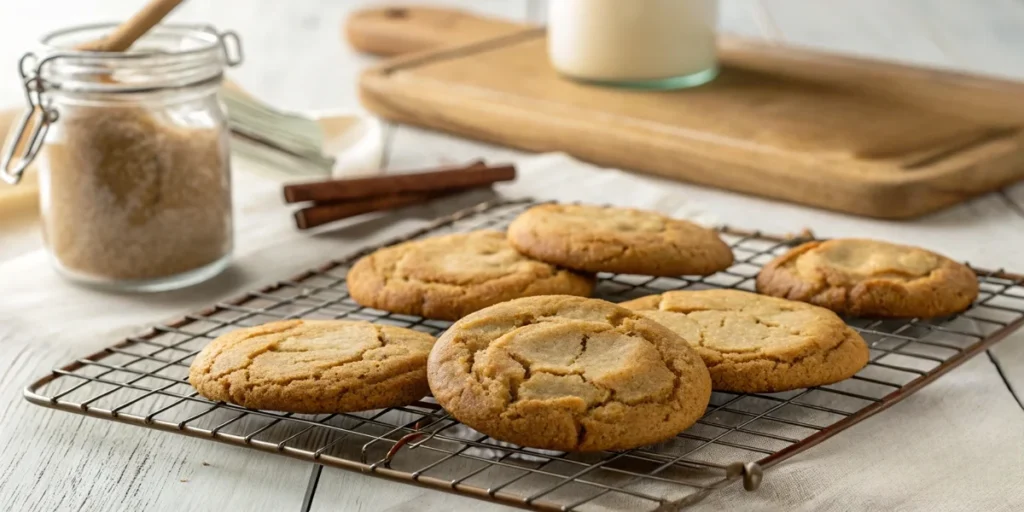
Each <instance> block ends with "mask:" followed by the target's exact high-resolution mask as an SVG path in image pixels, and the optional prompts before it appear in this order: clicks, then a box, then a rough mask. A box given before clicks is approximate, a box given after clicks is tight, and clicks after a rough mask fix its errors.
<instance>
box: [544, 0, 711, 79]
mask: <svg viewBox="0 0 1024 512" xmlns="http://www.w3.org/2000/svg"><path fill="white" fill-rule="evenodd" d="M717 21H718V2H717V0H549V1H548V54H549V56H550V59H551V63H552V65H553V66H554V67H555V69H556V70H557V71H558V72H559V73H561V74H563V75H565V76H567V77H569V78H573V79H576V80H580V81H584V82H592V83H599V84H603V85H613V86H620V87H631V88H641V89H682V88H686V87H695V86H698V85H701V84H704V83H707V82H709V81H711V80H712V79H714V78H715V76H716V75H717V74H718V60H717V57H716V52H715V25H716V23H717Z"/></svg>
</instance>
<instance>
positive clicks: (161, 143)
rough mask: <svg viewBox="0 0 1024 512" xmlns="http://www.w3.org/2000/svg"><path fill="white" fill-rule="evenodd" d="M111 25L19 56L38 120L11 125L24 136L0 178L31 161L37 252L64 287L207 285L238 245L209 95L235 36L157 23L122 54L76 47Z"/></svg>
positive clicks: (221, 113) (223, 120)
mask: <svg viewBox="0 0 1024 512" xmlns="http://www.w3.org/2000/svg"><path fill="white" fill-rule="evenodd" d="M109 28H110V27H109V26H102V25H93V26H83V27H75V28H71V29H66V30H62V31H59V32H55V33H53V34H50V35H49V36H47V37H46V38H44V39H43V44H44V47H43V49H42V51H41V53H40V56H38V57H37V56H36V54H28V55H26V57H25V58H23V59H22V69H21V72H22V77H23V79H24V80H25V88H26V94H27V98H28V100H29V106H30V107H31V108H30V110H29V111H28V112H31V113H32V114H31V115H30V116H29V117H26V119H34V121H30V122H29V123H27V124H23V125H22V127H21V128H20V129H21V130H22V135H19V140H26V141H30V142H28V143H25V144H22V145H21V147H23V148H26V149H25V150H24V151H23V155H24V156H23V157H21V159H20V161H18V165H17V166H15V168H14V171H13V172H12V171H11V170H10V167H9V166H8V163H10V162H11V161H12V160H11V154H12V153H16V152H17V147H15V148H14V151H11V150H9V151H8V152H7V153H5V157H4V158H5V160H4V166H3V169H2V170H3V171H6V176H5V178H7V180H8V181H11V180H10V178H12V177H13V178H14V181H16V180H17V178H18V177H19V176H20V174H19V173H20V172H21V171H22V170H23V169H24V167H25V166H26V165H27V164H28V163H30V162H32V161H33V159H35V163H36V168H37V170H38V173H39V187H40V201H39V203H40V207H41V213H42V224H43V236H44V240H45V244H46V247H47V249H48V251H49V253H50V255H51V257H52V260H53V262H54V264H55V266H56V268H57V269H58V271H59V272H60V273H61V274H63V275H64V276H66V277H68V278H69V279H71V280H73V281H76V282H80V283H84V284H88V285H93V286H98V287H104V288H115V289H122V290H138V291H158V290H167V289H173V288H179V287H182V286H186V285H189V284H193V283H196V282H199V281H202V280H205V279H207V278H209V277H211V276H213V275H215V274H217V273H218V272H220V271H221V270H222V269H223V268H225V267H226V265H227V264H228V261H229V260H230V255H231V251H232V247H233V233H232V206H231V167H230V148H229V139H230V129H229V124H228V120H227V116H226V114H225V110H224V108H223V105H222V104H221V102H220V99H219V97H218V96H219V95H218V92H219V90H220V87H221V82H222V79H223V71H224V68H225V67H226V66H228V65H234V64H237V63H238V62H240V58H241V54H240V53H238V54H237V55H238V58H237V59H233V58H232V57H231V56H230V55H229V45H228V43H227V42H226V41H227V40H229V39H230V40H233V42H234V44H233V45H232V46H234V48H235V49H236V50H238V51H239V52H240V47H239V46H238V41H237V38H235V37H234V35H233V34H230V33H228V34H219V33H217V32H216V31H214V30H213V29H212V28H210V27H205V26H188V25H164V26H160V27H157V28H155V29H154V30H152V31H151V32H150V33H148V34H146V36H144V37H143V38H141V39H140V40H139V41H137V42H136V44H135V45H134V46H133V47H132V50H131V51H129V52H126V53H102V52H88V51H79V50H77V48H78V47H79V45H80V44H81V43H82V42H83V41H90V40H94V39H95V38H97V37H98V36H99V35H101V34H103V33H105V32H106V31H107V30H109ZM228 35H230V36H231V37H227V36H228ZM26 62H30V63H31V69H28V70H26ZM21 137H24V138H23V139H22V138H21ZM36 141H39V142H40V143H39V144H36Z"/></svg>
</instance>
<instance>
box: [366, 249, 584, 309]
mask: <svg viewBox="0 0 1024 512" xmlns="http://www.w3.org/2000/svg"><path fill="white" fill-rule="evenodd" d="M347 281H348V290H349V293H350V294H351V295H352V298H353V299H354V300H355V301H356V302H358V303H359V304H362V305H363V306H367V307H371V308H376V309H382V310H385V311H391V312H393V313H401V314H407V315H418V316H423V317H426V318H434V319H438V320H457V319H459V318H462V317H463V316H465V315H468V314H469V313H472V312H474V311H476V310H478V309H481V308H484V307H487V306H490V305H492V304H497V303H499V302H503V301H506V300H509V299H515V298H519V297H530V296H534V295H549V294H565V295H581V296H588V295H590V292H591V291H593V289H594V278H593V277H592V276H584V275H580V274H577V273H575V272H572V271H569V270H566V269H562V268H557V267H555V266H554V265H550V264H548V263H544V262H541V261H536V260H533V259H530V258H527V257H526V256H523V255H522V254H520V253H519V252H517V251H516V250H515V249H513V248H512V246H511V245H509V244H508V241H507V240H506V239H505V235H504V233H501V232H498V231H473V232H469V233H458V234H453V235H444V236H438V237H433V238H427V239H423V240H414V241H411V242H405V243H401V244H398V245H393V246H391V247H385V248H384V249H380V250H378V251H375V252H373V253H372V254H369V255H367V256H365V257H363V258H362V259H360V260H359V261H358V262H356V264H355V265H353V266H352V269H351V270H349V272H348V278H347Z"/></svg>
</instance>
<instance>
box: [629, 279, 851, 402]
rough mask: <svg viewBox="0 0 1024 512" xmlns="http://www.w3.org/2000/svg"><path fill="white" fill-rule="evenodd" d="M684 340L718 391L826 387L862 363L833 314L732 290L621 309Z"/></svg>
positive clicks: (653, 298) (643, 301) (644, 300)
mask: <svg viewBox="0 0 1024 512" xmlns="http://www.w3.org/2000/svg"><path fill="white" fill-rule="evenodd" d="M620 305H621V306H623V307H626V308H629V309H633V310H636V311H638V312H640V313H642V314H644V315H645V316H647V317H649V318H651V319H653V320H655V321H656V322H658V323H660V324H662V325H664V326H666V327H668V328H669V329H671V330H672V331H674V332H675V333H676V334H679V335H680V336H682V337H683V339H685V340H686V341H688V342H689V343H690V344H691V345H692V346H693V347H694V348H695V349H696V350H697V353H698V354H700V357H701V358H702V359H703V360H704V363H705V364H706V365H707V367H708V371H709V372H710V373H711V384H712V387H713V388H714V389H716V390H719V391H733V392H741V393H772V392H776V391H786V390H790V389H797V388H806V387H811V386H821V385H824V384H831V383H833V382H838V381H841V380H843V379H846V378H848V377H850V376H852V375H853V374H855V373H857V371H859V370H860V369H861V368H863V367H864V365H866V364H867V363H868V346H867V344H866V343H865V342H864V339H863V338H861V336H860V334H858V333H857V331H855V330H853V329H852V328H851V327H849V326H847V325H846V324H845V323H844V322H843V321H842V319H840V318H839V317H838V316H836V314H835V313H833V312H831V311H829V310H827V309H825V308H820V307H817V306H812V305H810V304H805V303H803V302H795V301H790V300H785V299H777V298H774V297H766V296H764V295H757V294H755V293H749V292H743V291H739V290H705V291H674V292H667V293H664V294H662V295H650V296H647V297H641V298H639V299H636V300H632V301H628V302H623V303H622V304H620Z"/></svg>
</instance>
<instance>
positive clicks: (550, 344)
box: [427, 295, 711, 451]
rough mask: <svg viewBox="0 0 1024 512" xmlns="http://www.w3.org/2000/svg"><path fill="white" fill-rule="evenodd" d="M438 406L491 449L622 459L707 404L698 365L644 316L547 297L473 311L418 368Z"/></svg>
mask: <svg viewBox="0 0 1024 512" xmlns="http://www.w3.org/2000/svg"><path fill="white" fill-rule="evenodd" d="M427 377H428V379H429V382H430V389H431V391H432V392H433V393H434V397H435V398H436V399H437V401H438V403H440V404H441V406H443V407H444V408H445V410H447V411H448V412H450V413H451V414H452V416H454V417H455V418H457V419H458V420H459V421H461V422H463V423H464V424H466V425H468V426H470V427H472V428H474V429H476V430H478V431H480V432H483V433H485V434H487V435H489V436H491V437H493V438H495V439H497V440H500V441H507V442H510V443H516V444H519V445H523V446H530V447H534V448H543V449H550V450H562V451H597V450H625V449H629V448H634V447H637V446H643V445H647V444H652V443H656V442H659V441H663V440H666V439H669V438H672V437H673V436H675V435H676V434H678V433H679V432H681V431H683V430H685V429H686V428H687V427H689V426H690V425H692V424H693V423H694V422H695V421H697V419H698V418H700V416H701V415H702V414H704V409H705V407H706V406H707V404H708V400H709V399H710V397H711V381H710V379H709V377H708V371H707V369H706V368H704V363H702V362H701V360H700V357H698V356H697V354H696V353H694V351H693V350H692V349H691V348H690V347H689V346H688V345H687V344H686V342H685V341H683V340H682V339H680V338H679V336H677V335H675V334H674V333H672V331H670V330H668V329H667V328H665V327H663V326H661V325H659V324H657V323H655V322H652V321H650V320H648V319H647V318H645V317H643V316H642V315H639V314H636V313H634V312H632V311H629V310H627V309H624V308H621V307H619V306H616V305H614V304H612V303H610V302H605V301H603V300H597V299H585V298H580V297H569V296H564V295H562V296H545V297H530V298H525V299H518V300H513V301H509V302H505V303H502V304H498V305H495V306H491V307H489V308H486V309H483V310H480V311H478V312H476V313H473V314H472V315H469V316H467V317H466V318H463V319H462V320H459V321H458V322H456V323H455V324H454V325H453V326H452V327H451V328H449V329H448V331H446V332H445V333H444V335H442V336H441V338H440V339H438V342H437V344H436V345H435V346H434V349H433V350H431V352H430V359H429V360H428V362H427Z"/></svg>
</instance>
